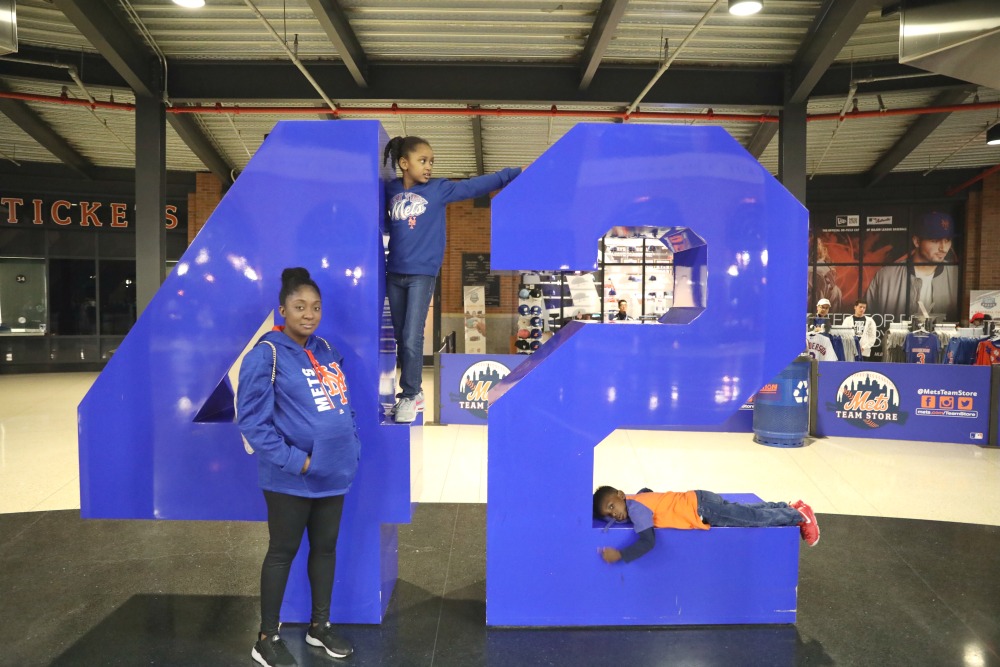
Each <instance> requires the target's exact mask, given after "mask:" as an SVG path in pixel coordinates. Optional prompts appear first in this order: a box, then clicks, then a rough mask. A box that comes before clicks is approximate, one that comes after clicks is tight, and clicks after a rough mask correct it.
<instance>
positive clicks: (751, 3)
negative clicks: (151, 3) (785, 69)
mask: <svg viewBox="0 0 1000 667" xmlns="http://www.w3.org/2000/svg"><path fill="white" fill-rule="evenodd" d="M174 2H177V0H174ZM762 9H764V3H763V2H762V1H761V0H729V13H730V14H734V15H735V16H750V15H751V14H756V13H757V12H759V11H760V10H762Z"/></svg>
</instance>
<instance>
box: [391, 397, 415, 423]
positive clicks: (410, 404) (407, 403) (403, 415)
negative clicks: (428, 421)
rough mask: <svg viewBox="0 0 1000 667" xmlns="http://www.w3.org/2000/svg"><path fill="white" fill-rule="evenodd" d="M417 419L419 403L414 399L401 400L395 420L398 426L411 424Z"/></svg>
mask: <svg viewBox="0 0 1000 667" xmlns="http://www.w3.org/2000/svg"><path fill="white" fill-rule="evenodd" d="M416 418H417V401H416V400H415V399H413V398H401V399H399V402H398V403H396V410H395V420H396V423H397V424H409V423H412V422H413V420H414V419H416Z"/></svg>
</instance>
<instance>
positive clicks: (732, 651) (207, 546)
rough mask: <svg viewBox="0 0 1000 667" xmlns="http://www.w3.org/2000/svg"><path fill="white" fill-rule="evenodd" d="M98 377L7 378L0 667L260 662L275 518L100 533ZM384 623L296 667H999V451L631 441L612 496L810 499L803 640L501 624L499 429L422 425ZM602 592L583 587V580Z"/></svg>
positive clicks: (868, 443) (689, 437) (619, 449)
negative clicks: (82, 415) (94, 388)
mask: <svg viewBox="0 0 1000 667" xmlns="http://www.w3.org/2000/svg"><path fill="white" fill-rule="evenodd" d="M93 377H94V376H93V375H92V374H60V375H45V376H0V392H2V393H0V395H2V396H3V401H2V402H0V666H4V667H6V666H7V665H209V666H211V665H251V664H253V663H252V661H251V660H250V658H249V649H250V646H251V644H252V641H253V632H254V629H255V627H256V625H257V602H258V600H257V597H256V596H257V586H258V575H259V565H260V561H261V558H262V556H263V551H264V548H265V544H266V529H265V527H264V526H263V525H262V524H255V523H237V522H155V521H96V520H91V521H83V520H81V519H80V518H79V512H78V508H79V477H78V473H77V468H76V466H77V461H76V439H75V406H76V404H77V403H78V402H79V400H80V398H81V397H82V396H83V394H84V393H85V392H86V390H87V388H88V387H89V384H90V382H92V380H93ZM421 439H422V441H423V444H422V446H421V447H419V448H415V450H414V452H413V454H412V468H413V489H414V499H415V500H418V501H420V504H419V505H418V506H417V507H416V510H415V512H414V516H413V521H412V523H410V524H408V525H403V526H401V527H400V540H399V541H400V576H399V580H398V583H397V585H396V590H395V593H394V595H393V599H392V602H391V603H390V607H389V612H388V614H387V616H386V618H385V621H384V622H383V623H382V624H381V625H378V626H351V627H348V628H346V629H345V630H344V633H345V634H346V635H348V636H349V637H350V638H351V639H352V640H353V641H354V642H355V644H356V647H357V653H356V655H355V656H354V657H352V658H351V659H349V660H345V661H333V660H329V659H327V658H325V657H324V655H323V654H321V653H317V652H315V651H314V650H313V649H311V648H309V647H308V646H306V645H305V643H304V642H303V640H302V637H303V634H304V628H303V627H297V626H286V627H285V628H284V629H283V631H282V632H283V635H284V636H285V638H286V640H287V641H288V643H289V645H290V647H291V649H292V651H293V653H295V655H296V656H297V657H298V658H299V664H301V665H321V664H338V663H339V664H354V665H359V666H360V665H386V666H391V665H414V666H429V667H433V666H444V665H459V666H464V665H469V666H476V665H490V666H499V665H503V666H506V665H553V666H561V665H567V666H569V665H605V664H623V665H664V666H666V665H699V666H701V665H725V666H729V665H931V666H937V665H961V666H964V667H979V666H981V665H1000V528H998V527H997V526H998V525H1000V456H998V451H997V450H992V449H980V448H977V447H971V446H967V445H947V444H938V443H913V442H899V441H879V440H860V439H847V438H840V439H834V438H828V439H820V440H816V441H814V442H811V443H809V446H807V447H804V448H801V449H796V450H781V449H772V448H767V447H760V446H757V445H754V444H753V443H752V442H751V441H750V437H749V436H748V435H746V434H723V435H718V434H716V435H712V434H689V433H685V434H669V433H662V432H657V433H650V432H641V431H619V432H616V433H615V434H613V435H612V436H611V437H609V439H608V440H607V441H606V442H605V443H603V444H601V445H600V446H599V447H598V448H597V449H596V450H595V471H596V472H595V482H598V483H609V484H614V485H619V486H622V487H625V488H633V487H635V488H638V487H639V486H650V487H652V488H657V489H660V488H663V489H666V488H674V489H679V488H709V489H711V490H714V491H721V492H741V491H753V492H755V493H757V494H758V495H760V496H761V497H764V498H766V499H772V500H781V499H792V498H798V497H802V498H805V499H806V500H808V501H809V502H810V503H811V504H812V505H813V506H814V507H815V508H816V510H817V511H818V512H819V513H820V516H819V519H820V523H821V526H822V529H823V539H822V541H821V543H820V545H819V546H817V547H816V548H815V549H805V548H803V550H802V556H801V572H800V582H799V603H798V620H797V623H796V625H795V626H768V627H726V628H719V627H713V628H680V629H678V628H661V629H645V628H644V629H578V630H544V629H537V630H516V629H487V628H486V627H485V599H484V598H485V556H484V553H485V545H484V542H485V505H484V504H483V503H484V502H485V499H486V434H485V429H484V428H483V427H471V426H447V427H444V426H427V427H424V428H423V437H422V438H421ZM582 585H585V582H582Z"/></svg>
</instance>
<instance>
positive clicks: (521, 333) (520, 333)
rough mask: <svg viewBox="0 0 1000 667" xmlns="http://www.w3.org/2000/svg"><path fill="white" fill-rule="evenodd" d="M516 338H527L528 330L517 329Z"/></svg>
mask: <svg viewBox="0 0 1000 667" xmlns="http://www.w3.org/2000/svg"><path fill="white" fill-rule="evenodd" d="M517 337H518V338H527V337H528V330H527V329H518V331H517Z"/></svg>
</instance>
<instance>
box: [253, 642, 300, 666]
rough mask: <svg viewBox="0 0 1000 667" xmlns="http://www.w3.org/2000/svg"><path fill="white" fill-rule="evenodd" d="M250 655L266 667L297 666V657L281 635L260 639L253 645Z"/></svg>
mask: <svg viewBox="0 0 1000 667" xmlns="http://www.w3.org/2000/svg"><path fill="white" fill-rule="evenodd" d="M250 656H251V657H252V658H253V659H254V660H256V661H257V662H258V663H260V664H262V665H264V667H296V665H298V663H297V662H295V658H293V657H292V654H291V653H289V652H288V647H286V646H285V642H283V641H282V640H281V636H280V635H273V636H271V637H268V638H267V639H258V640H257V643H256V644H254V645H253V651H251V652H250Z"/></svg>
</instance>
